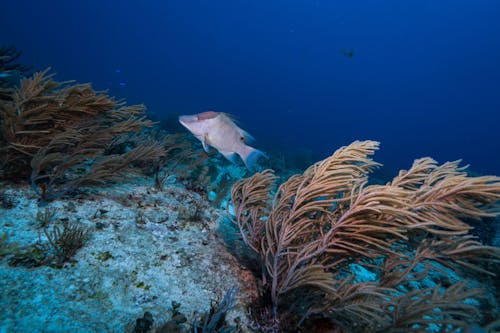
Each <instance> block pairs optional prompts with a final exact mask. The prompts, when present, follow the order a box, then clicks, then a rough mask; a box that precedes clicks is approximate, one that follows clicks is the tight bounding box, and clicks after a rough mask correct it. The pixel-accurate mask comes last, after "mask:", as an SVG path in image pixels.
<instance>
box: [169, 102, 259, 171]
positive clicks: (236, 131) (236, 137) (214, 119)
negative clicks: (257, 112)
mask: <svg viewBox="0 0 500 333" xmlns="http://www.w3.org/2000/svg"><path fill="white" fill-rule="evenodd" d="M179 122H180V123H181V124H182V125H183V126H184V127H186V128H187V129H188V130H189V131H190V132H191V133H192V134H193V135H194V136H195V137H196V138H197V139H198V140H200V141H201V143H202V144H203V149H205V151H206V152H208V147H209V146H212V147H214V148H215V149H217V150H218V151H219V153H221V154H222V155H224V157H225V158H227V159H228V160H229V161H231V162H233V163H236V155H239V156H240V157H241V159H242V160H243V162H244V163H245V165H246V166H247V168H251V167H252V165H253V164H254V163H255V162H256V161H257V160H258V158H259V157H261V156H266V155H265V154H264V153H263V152H261V151H260V150H257V149H255V148H253V147H250V146H248V145H247V144H246V143H247V142H248V141H251V140H253V138H252V137H251V136H250V134H248V133H247V132H245V131H244V130H242V129H241V128H239V127H238V126H236V124H235V123H234V122H233V121H232V120H231V118H230V117H229V116H228V115H226V114H225V113H221V112H214V111H207V112H203V113H199V114H196V115H189V116H180V117H179Z"/></svg>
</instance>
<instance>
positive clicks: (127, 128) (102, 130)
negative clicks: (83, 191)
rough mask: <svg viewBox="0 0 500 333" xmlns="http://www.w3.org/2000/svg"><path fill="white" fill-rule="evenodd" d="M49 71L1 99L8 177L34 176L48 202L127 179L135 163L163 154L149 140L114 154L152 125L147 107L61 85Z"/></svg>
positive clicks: (0, 158) (0, 163)
mask: <svg viewBox="0 0 500 333" xmlns="http://www.w3.org/2000/svg"><path fill="white" fill-rule="evenodd" d="M48 71H49V70H48V69H47V70H45V71H41V72H37V73H35V74H33V76H31V77H29V78H24V79H22V80H21V82H20V85H19V86H18V87H17V88H16V89H14V90H13V91H12V93H11V96H10V97H11V98H10V99H8V100H0V169H1V170H2V171H3V172H2V177H3V178H8V179H26V178H28V177H29V178H30V181H31V184H32V187H33V189H34V190H35V191H36V192H37V193H38V194H39V195H40V197H41V198H42V199H44V200H51V199H54V198H58V197H60V196H62V195H64V194H66V193H69V192H71V191H73V190H75V189H77V188H78V187H81V186H89V185H102V184H105V183H106V182H109V181H114V180H116V179H122V178H123V177H124V176H125V175H127V174H128V173H129V171H130V165H131V164H133V163H134V162H137V161H140V160H149V161H151V160H155V159H158V158H160V157H161V156H163V155H164V154H165V153H164V150H163V147H160V146H159V145H157V144H155V143H154V142H153V143H151V142H145V143H143V144H141V145H138V146H136V147H134V148H132V149H131V150H129V151H127V152H122V153H113V152H112V151H111V148H112V144H113V142H114V140H115V139H116V138H117V137H119V136H121V135H124V134H127V133H131V132H135V131H138V130H141V129H142V128H144V127H147V126H151V125H152V123H151V122H150V121H149V120H146V119H145V117H144V106H142V105H133V106H126V105H125V103H124V102H123V101H117V100H115V99H114V98H112V97H110V96H108V95H107V94H106V92H96V91H94V90H93V89H92V87H91V86H90V85H89V84H73V83H72V82H56V81H54V80H53V77H54V75H53V74H48Z"/></svg>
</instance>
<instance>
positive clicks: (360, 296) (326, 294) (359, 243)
mask: <svg viewBox="0 0 500 333" xmlns="http://www.w3.org/2000/svg"><path fill="white" fill-rule="evenodd" d="M378 147H379V144H378V143H377V142H375V141H356V142H353V143H352V144H350V145H348V146H345V147H342V148H340V149H338V150H337V151H336V152H335V153H334V154H333V155H331V156H330V157H328V158H326V159H324V160H323V161H320V162H317V163H315V164H313V165H312V166H311V167H309V168H308V169H307V170H306V171H304V173H302V174H297V175H294V176H292V177H290V178H289V179H288V180H287V181H285V182H283V183H282V184H281V185H279V187H277V189H275V188H276V184H275V182H276V179H277V177H276V176H275V175H274V173H273V171H271V170H265V171H263V172H259V173H256V174H254V175H253V176H251V177H249V178H246V179H242V180H240V181H238V182H237V183H236V184H235V185H234V186H233V188H232V192H231V202H232V204H233V207H234V222H235V223H236V225H237V226H238V228H239V231H240V234H241V237H242V239H243V241H244V243H245V244H246V245H247V247H248V249H249V250H250V251H252V252H253V253H255V254H256V257H257V258H259V261H260V265H257V266H256V267H260V272H258V273H257V274H258V275H259V276H260V280H261V285H262V288H261V290H260V295H261V297H260V304H258V305H259V306H260V307H261V308H260V309H254V311H253V312H254V313H255V314H256V315H255V320H256V321H257V322H258V326H260V327H261V328H262V327H267V328H268V331H269V332H278V331H284V332H296V331H297V330H298V328H297V327H298V326H300V327H302V328H303V329H304V331H313V330H312V329H311V325H313V326H312V327H314V325H319V323H322V324H323V325H327V326H328V327H329V329H331V330H332V331H335V332H423V331H426V330H428V329H429V328H430V327H431V326H432V325H434V327H435V328H437V329H441V330H442V331H443V332H444V331H446V332H451V331H455V330H460V329H461V328H464V327H466V326H467V325H468V323H470V322H474V321H476V322H477V321H480V320H481V316H480V313H479V311H478V309H477V306H474V305H473V303H471V299H476V300H477V301H480V300H481V292H480V290H478V289H476V288H469V286H468V285H467V283H466V282H464V281H459V282H455V283H449V284H447V285H439V284H434V286H433V287H425V288H424V287H422V283H423V280H424V279H426V278H427V277H429V276H434V275H439V274H444V273H442V272H443V271H445V270H446V269H448V270H453V271H455V272H456V274H461V273H463V272H464V271H465V270H467V271H473V272H476V274H486V275H495V274H494V271H495V267H497V266H496V265H497V264H498V263H499V262H500V249H499V248H495V247H491V246H485V245H483V244H481V243H480V242H479V241H478V240H477V239H476V238H475V237H474V236H472V235H471V234H470V230H471V229H472V227H471V226H470V225H468V224H467V223H465V221H466V220H467V219H475V220H481V219H482V218H485V217H492V216H496V215H498V208H497V206H496V204H497V202H498V200H499V199H500V178H499V177H494V176H481V177H470V176H468V175H467V173H466V169H465V167H460V166H459V161H455V162H447V163H444V164H442V165H438V164H437V162H436V161H434V160H432V159H431V158H421V159H417V160H415V161H414V163H413V165H412V166H411V168H410V169H409V170H401V171H400V172H399V174H398V175H397V176H396V177H394V178H393V179H392V181H390V182H388V183H387V184H385V185H367V181H368V175H369V173H370V172H371V171H372V170H374V169H375V168H377V167H378V166H379V164H378V163H377V162H375V161H373V160H372V159H371V157H370V156H371V155H373V154H374V152H375V151H376V150H377V149H378ZM354 268H357V269H361V270H365V271H367V272H372V273H373V275H374V277H372V278H371V279H370V278H365V279H364V280H363V279H360V278H359V276H357V275H356V274H354V273H353V269H354ZM466 300H467V301H466ZM306 327H308V329H309V330H308V329H306ZM315 329H318V327H316V328H315Z"/></svg>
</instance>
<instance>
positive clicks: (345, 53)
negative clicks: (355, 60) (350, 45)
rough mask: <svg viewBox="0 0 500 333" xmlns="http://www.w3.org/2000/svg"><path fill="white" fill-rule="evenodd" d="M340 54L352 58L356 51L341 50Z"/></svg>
mask: <svg viewBox="0 0 500 333" xmlns="http://www.w3.org/2000/svg"><path fill="white" fill-rule="evenodd" d="M339 52H340V54H342V55H343V56H346V57H348V58H352V57H353V56H354V50H350V51H347V50H345V49H340V51H339Z"/></svg>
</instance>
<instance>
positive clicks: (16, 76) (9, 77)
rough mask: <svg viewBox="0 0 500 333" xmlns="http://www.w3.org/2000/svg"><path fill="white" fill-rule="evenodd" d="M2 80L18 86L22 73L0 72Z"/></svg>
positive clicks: (15, 71) (16, 71)
mask: <svg viewBox="0 0 500 333" xmlns="http://www.w3.org/2000/svg"><path fill="white" fill-rule="evenodd" d="M0 80H1V81H3V82H8V83H9V84H10V85H17V84H18V83H19V81H20V80H21V72H19V71H18V70H10V71H3V72H0Z"/></svg>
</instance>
